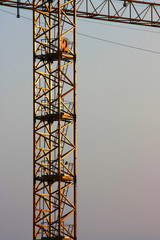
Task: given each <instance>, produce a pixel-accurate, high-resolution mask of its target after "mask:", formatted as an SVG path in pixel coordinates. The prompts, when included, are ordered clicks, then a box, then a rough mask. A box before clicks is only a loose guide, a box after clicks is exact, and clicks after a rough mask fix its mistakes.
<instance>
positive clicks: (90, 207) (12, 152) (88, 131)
mask: <svg viewBox="0 0 160 240" xmlns="http://www.w3.org/2000/svg"><path fill="white" fill-rule="evenodd" d="M1 9H2V8H1ZM3 9H4V10H7V11H10V12H14V13H15V12H16V11H15V10H12V9H6V8H3ZM21 15H23V16H27V17H29V18H30V17H31V16H30V14H29V13H28V12H23V11H21ZM129 28H131V29H129ZM0 29H1V34H0V36H1V37H0V43H1V44H0V86H1V87H0V102H1V104H0V123H1V124H0V240H10V239H11V240H32V21H29V20H25V19H23V18H20V19H16V17H15V16H14V15H10V14H7V13H4V12H0ZM137 29H138V30H137ZM144 30H145V31H144ZM146 30H147V31H146ZM77 31H78V32H81V33H86V34H89V35H92V36H96V37H99V38H103V39H107V40H111V41H115V42H120V43H124V44H128V45H132V46H137V47H140V48H146V49H150V50H154V51H158V52H160V30H158V29H154V28H148V27H140V26H130V25H122V24H118V23H116V24H114V23H106V24H104V25H102V24H99V23H98V22H96V21H94V23H91V22H90V21H84V20H83V21H82V20H81V21H80V20H78V29H77ZM151 31H152V32H151ZM158 31H159V32H158ZM77 37H78V43H77V49H78V239H79V240H159V238H160V204H159V203H160V54H153V53H147V52H144V51H140V50H134V49H130V48H127V47H121V46H118V45H113V44H109V43H107V42H101V41H98V40H95V39H90V38H85V37H83V36H81V35H77Z"/></svg>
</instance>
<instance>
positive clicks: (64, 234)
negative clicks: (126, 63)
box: [0, 0, 160, 240]
mask: <svg viewBox="0 0 160 240" xmlns="http://www.w3.org/2000/svg"><path fill="white" fill-rule="evenodd" d="M0 5H1V6H8V7H13V8H17V17H19V9H21V8H22V9H27V10H31V11H33V116H34V117H33V126H34V127H33V132H34V134H33V136H34V137H33V143H34V146H33V149H34V150H33V240H40V239H46V240H51V239H54V240H65V239H68V240H69V239H70V240H71V239H74V240H76V239H77V133H76V132H77V79H76V61H77V59H76V18H77V17H80V18H89V19H96V20H103V21H113V22H121V23H128V24H136V25H143V26H151V27H160V4H158V3H152V2H144V1H136V0H135V1H134V0H133V1H132V0H129V1H125V0H123V1H121V0H120V1H114V0H102V1H101V2H100V3H99V2H98V3H97V1H95V0H86V1H84V0H77V1H75V0H33V1H31V0H27V1H24V0H22V1H19V0H18V1H12V0H11V1H10V0H6V1H4V0H0Z"/></svg>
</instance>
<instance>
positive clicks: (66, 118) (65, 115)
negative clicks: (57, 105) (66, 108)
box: [36, 113, 74, 122]
mask: <svg viewBox="0 0 160 240" xmlns="http://www.w3.org/2000/svg"><path fill="white" fill-rule="evenodd" d="M60 117H61V120H64V121H70V120H73V118H74V117H73V116H72V115H70V114H68V113H61V115H60ZM36 119H38V120H41V121H47V122H53V121H58V119H59V115H58V113H54V114H46V115H41V116H36Z"/></svg>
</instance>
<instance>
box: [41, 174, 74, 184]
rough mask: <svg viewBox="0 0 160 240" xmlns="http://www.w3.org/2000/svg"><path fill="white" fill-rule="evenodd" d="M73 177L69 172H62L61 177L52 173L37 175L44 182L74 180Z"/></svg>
mask: <svg viewBox="0 0 160 240" xmlns="http://www.w3.org/2000/svg"><path fill="white" fill-rule="evenodd" d="M73 179H74V178H73V177H71V176H70V175H69V174H61V176H60V177H59V175H58V174H52V175H42V176H37V177H36V180H39V181H42V182H52V183H53V182H57V181H59V180H61V181H62V182H68V181H73Z"/></svg>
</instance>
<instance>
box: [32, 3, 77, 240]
mask: <svg viewBox="0 0 160 240" xmlns="http://www.w3.org/2000/svg"><path fill="white" fill-rule="evenodd" d="M39 5H41V9H43V11H40V10H39V9H38V8H39ZM54 7H58V10H53V8H54ZM67 9H69V10H72V11H73V12H74V15H73V16H72V17H70V16H68V15H67V13H66V10H67ZM33 22H34V26H33V42H34V53H33V54H34V89H35V92H34V126H35V127H34V196H35V198H34V204H33V205H34V213H33V214H34V231H33V232H34V233H33V239H57V240H60V239H70V238H71V239H76V236H77V230H76V226H77V224H76V174H77V173H76V172H77V166H76V164H77V163H76V158H77V157H76V2H75V1H73V0H71V1H70V0H69V1H66V0H58V1H53V2H52V1H39V0H34V10H33Z"/></svg>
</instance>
